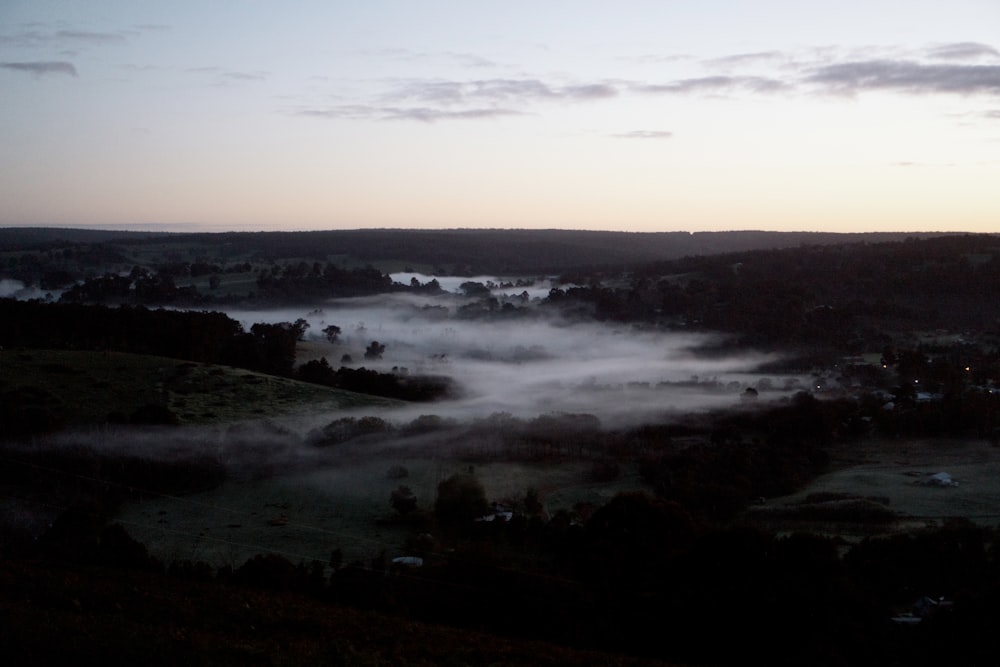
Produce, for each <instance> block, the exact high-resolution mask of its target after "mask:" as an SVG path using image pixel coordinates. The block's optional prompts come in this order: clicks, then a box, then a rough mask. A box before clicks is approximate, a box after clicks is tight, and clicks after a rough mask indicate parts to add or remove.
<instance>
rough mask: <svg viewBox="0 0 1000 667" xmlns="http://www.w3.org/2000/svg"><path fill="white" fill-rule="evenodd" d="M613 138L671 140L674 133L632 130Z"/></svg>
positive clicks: (613, 135)
mask: <svg viewBox="0 0 1000 667" xmlns="http://www.w3.org/2000/svg"><path fill="white" fill-rule="evenodd" d="M611 136H612V137H614V138H615V139H669V138H671V137H672V136H674V133H673V132H667V131H665V130H632V131H631V132H622V133H620V134H612V135H611Z"/></svg>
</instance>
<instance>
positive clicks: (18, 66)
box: [0, 0, 1000, 232]
mask: <svg viewBox="0 0 1000 667" xmlns="http://www.w3.org/2000/svg"><path fill="white" fill-rule="evenodd" d="M0 225H2V226H21V225H29V226H39V225H58V226H63V225H80V226H87V227H98V228H129V229H151V228H156V229H175V230H177V231H182V230H183V231H188V230H205V231H220V230H263V229H288V230H299V229H357V228H367V227H399V228H453V227H493V228H564V229H609V230H627V231H676V230H684V231H703V230H734V229H767V230H778V231H785V230H806V231H845V232H846V231H895V230H903V231H971V232H998V231H1000V1H998V0H948V1H947V2H946V1H944V0H935V1H934V2H928V1H925V0H905V1H904V0H864V1H857V0H839V1H837V2H826V1H824V2H808V1H803V0H798V1H778V0H758V1H756V2H737V1H735V0H729V1H722V0H700V1H699V2H693V1H691V2H686V1H685V2H680V1H674V2H668V1H662V2H652V1H650V2H638V1H636V2H630V1H628V0H618V1H616V2H586V1H583V0H575V1H568V0H567V1H560V2H556V1H551V2H546V1H544V0H534V1H532V2H520V1H519V0H508V1H507V2H502V3H501V2H473V1H471V0H470V1H463V2H459V1H457V0H455V1H452V2H421V1H418V0H409V1H395V2H390V1H378V0H367V1H365V2H360V1H359V2H346V1H341V2H337V1H334V0H326V1H319V0H316V1H311V2H307V1H295V0H286V1H283V2H277V1H273V2H255V1H242V2H227V1H222V0H213V1H212V2H202V1H199V2H188V1H185V0H172V1H170V2H160V1H156V2H153V1H148V0H129V1H114V0H107V1H105V0H86V1H84V0H79V1H76V2H53V1H49V0H27V1H21V0H0Z"/></svg>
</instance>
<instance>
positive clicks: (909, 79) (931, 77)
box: [806, 60, 1000, 95]
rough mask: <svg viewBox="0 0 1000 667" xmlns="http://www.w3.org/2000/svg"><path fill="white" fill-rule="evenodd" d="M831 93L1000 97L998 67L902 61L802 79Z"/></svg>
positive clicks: (844, 67)
mask: <svg viewBox="0 0 1000 667" xmlns="http://www.w3.org/2000/svg"><path fill="white" fill-rule="evenodd" d="M806 81H807V82H809V83H815V84H820V85H822V86H824V87H826V88H828V89H830V90H831V91H834V92H838V93H845V94H854V93H857V92H860V91H866V90H889V91H898V92H906V93H915V94H927V93H958V94H965V95H970V94H975V93H985V94H992V95H996V94H1000V66H998V65H924V64H921V63H917V62H912V61H904V60H868V61H856V62H846V63H838V64H834V65H826V66H823V67H819V68H817V69H815V70H814V71H813V72H812V73H811V74H810V75H809V76H807V77H806Z"/></svg>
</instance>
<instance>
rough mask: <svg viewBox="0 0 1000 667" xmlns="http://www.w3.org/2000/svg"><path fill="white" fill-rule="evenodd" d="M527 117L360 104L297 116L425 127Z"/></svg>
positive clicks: (501, 111)
mask: <svg viewBox="0 0 1000 667" xmlns="http://www.w3.org/2000/svg"><path fill="white" fill-rule="evenodd" d="M524 113H525V112H523V111H518V110H516V109H503V108H475V109H458V110H448V109H437V108H432V107H391V106H390V107H385V106H367V105H359V104H354V105H341V106H333V107H326V108H312V109H303V110H300V111H297V112H296V114H297V115H299V116H312V117H315V118H331V119H340V120H374V121H388V120H415V121H420V122H423V123H433V122H436V121H444V120H483V119H491V118H502V117H505V116H521V115H524Z"/></svg>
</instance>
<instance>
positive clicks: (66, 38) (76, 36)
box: [52, 30, 126, 45]
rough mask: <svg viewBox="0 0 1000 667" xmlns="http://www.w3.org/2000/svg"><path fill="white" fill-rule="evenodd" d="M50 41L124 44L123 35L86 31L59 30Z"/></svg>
mask: <svg viewBox="0 0 1000 667" xmlns="http://www.w3.org/2000/svg"><path fill="white" fill-rule="evenodd" d="M52 39H54V40H57V41H62V42H74V43H84V44H96V45H105V44H124V43H125V42H126V39H125V35H123V34H122V33H118V32H91V31H87V30H59V31H57V32H56V33H55V34H54V35H53V36H52Z"/></svg>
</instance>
